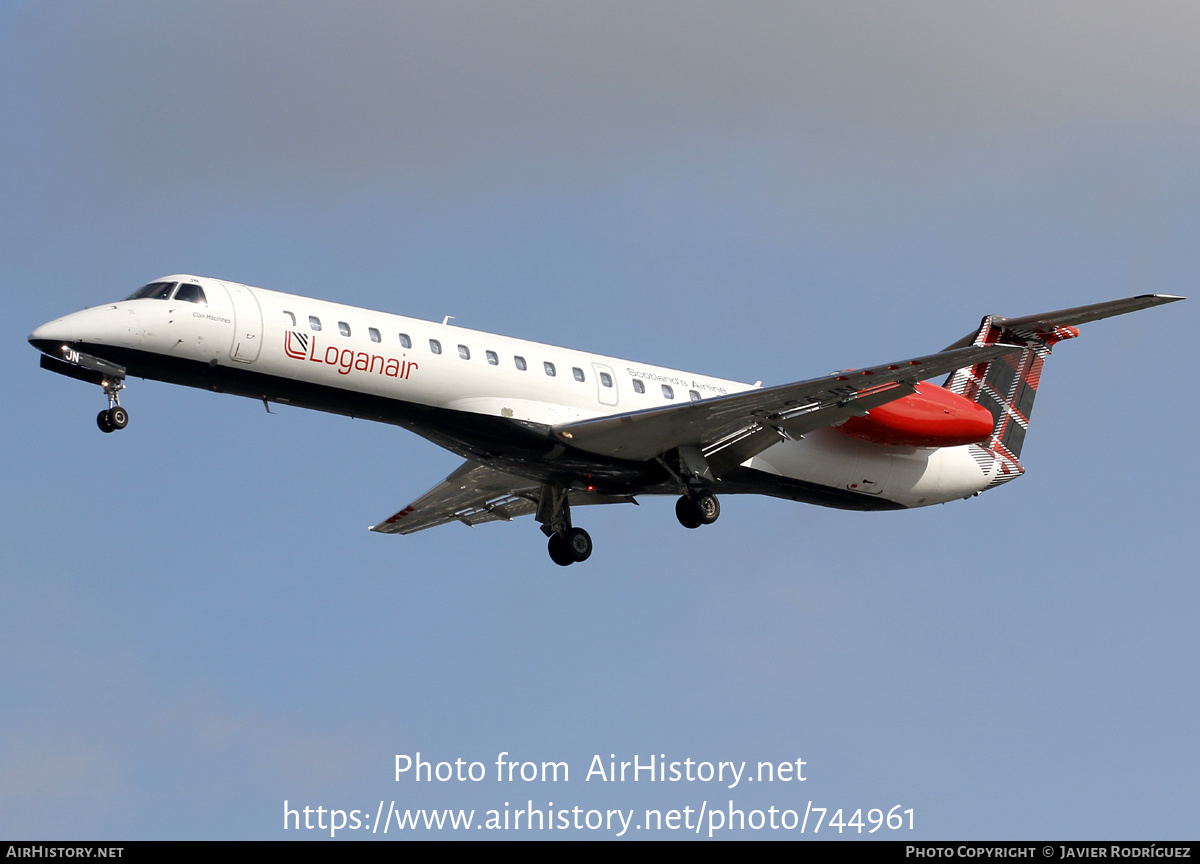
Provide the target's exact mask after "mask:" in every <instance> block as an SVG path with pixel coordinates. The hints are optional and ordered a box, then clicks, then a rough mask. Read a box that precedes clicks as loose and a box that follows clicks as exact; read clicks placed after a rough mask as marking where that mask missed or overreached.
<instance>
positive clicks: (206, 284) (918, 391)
mask: <svg viewBox="0 0 1200 864" xmlns="http://www.w3.org/2000/svg"><path fill="white" fill-rule="evenodd" d="M1182 299H1184V298H1182V297H1176V296H1171V295H1163V294H1147V295H1141V296H1138V297H1131V298H1128V299H1124V300H1114V301H1111V302H1107V303H1096V304H1093V305H1089V306H1080V307H1076V308H1072V309H1063V310H1059V311H1056V312H1050V313H1046V314H1044V315H1031V316H1026V317H1023V318H1012V319H1007V318H1002V317H999V316H994V315H990V316H987V317H985V318H984V319H983V320H982V322H981V323H980V325H979V327H978V328H976V329H975V330H973V331H971V332H970V333H969V334H967V335H966V336H964V337H963V338H962V339H960V340H958V341H957V342H955V343H953V344H952V345H950V346H949V347H947V348H945V349H943V350H942V351H939V352H937V353H933V354H927V355H923V356H919V357H913V358H909V359H906V360H900V361H897V362H895V363H885V364H882V365H876V366H868V367H863V368H858V369H852V370H842V371H839V372H835V373H833V374H830V375H825V376H822V377H818V378H811V379H808V380H805V381H798V382H795V383H791V384H782V385H778V386H773V387H762V386H761V382H759V383H757V384H753V385H751V384H744V383H739V382H737V381H730V380H726V379H723V378H714V377H711V376H708V375H698V374H694V373H691V372H685V371H681V370H678V369H669V368H665V367H660V366H654V365H650V364H647V363H641V362H633V361H628V360H621V359H618V358H616V357H608V356H604V355H599V354H591V353H588V352H585V351H576V350H573V349H569V348H560V347H555V346H552V345H545V344H540V343H536V342H528V341H524V340H520V339H513V338H509V337H505V336H499V335H495V334H492V333H485V332H480V331H475V330H468V329H465V328H461V327H457V326H453V325H451V324H450V323H449V319H447V320H446V321H443V322H442V323H436V322H430V321H424V320H420V319H415V318H406V317H402V316H400V315H392V314H388V313H384V312H375V311H371V310H368V309H361V308H356V307H353V306H346V305H342V304H338V303H330V302H327V301H323V300H316V299H311V298H308V297H300V296H297V295H294V294H284V293H280V292H277V291H267V290H264V289H262V288H253V287H250V286H248V285H242V284H239V283H236V282H229V281H223V280H219V279H212V278H206V277H197V276H189V275H174V276H166V277H163V278H161V279H157V280H155V281H153V282H150V283H149V284H147V285H145V286H143V287H141V288H139V289H138V290H136V291H134V292H133V293H132V294H130V295H129V296H128V297H126V298H125V299H124V300H121V301H119V302H116V303H108V304H105V305H103V306H96V307H92V308H89V309H85V310H83V311H80V312H75V313H73V314H70V315H67V316H65V317H63V318H59V319H57V320H55V321H51V322H49V323H47V324H43V325H42V326H41V327H38V328H37V329H36V330H34V331H33V333H31V334H30V335H29V341H30V343H31V344H32V345H33V346H34V347H35V348H37V349H38V350H39V351H41V352H42V356H41V365H42V367H43V368H45V369H48V370H50V371H52V372H57V373H59V374H62V375H66V376H69V377H72V378H76V379H79V380H82V381H86V382H89V383H92V384H95V385H99V386H100V387H101V388H102V389H103V391H104V394H105V396H106V397H107V399H108V408H106V409H104V410H102V411H100V413H99V414H98V415H97V417H96V422H97V425H98V426H99V427H100V429H101V430H102V431H103V432H106V433H111V432H114V431H117V430H120V429H124V428H125V427H126V425H127V424H128V422H129V414H128V412H127V411H126V409H125V407H124V406H123V405H122V404H121V399H120V397H121V392H122V391H123V390H124V389H125V381H126V379H128V378H133V377H137V378H149V379H153V380H158V381H166V382H169V383H172V384H182V385H185V386H189V387H197V388H200V389H204V390H211V391H214V392H218V393H232V394H236V395H239V396H247V397H250V398H253V399H256V400H261V401H262V402H263V404H264V405H265V406H267V408H268V410H269V407H270V404H271V403H276V404H285V405H295V406H300V407H304V408H313V409H316V410H319V411H328V412H332V413H336V414H343V415H348V416H352V417H359V418H364V419H369V420H376V421H379V422H381V423H390V424H393V425H395V426H400V427H403V428H405V429H409V430H411V431H413V432H415V433H416V434H418V435H421V436H423V437H425V438H427V439H429V440H430V441H432V442H434V443H435V444H438V445H440V446H442V447H444V448H446V449H447V450H450V451H452V452H454V453H456V454H457V455H458V456H460V457H462V458H463V459H465V460H466V461H465V462H464V463H463V464H462V465H461V466H460V467H459V468H458V469H457V470H455V471H454V472H453V473H452V474H451V475H450V476H449V477H447V478H446V479H445V480H444V481H443V482H442V483H440V484H438V485H437V486H435V487H434V488H433V489H431V490H430V491H429V492H427V493H425V494H424V495H422V496H421V497H419V498H418V499H416V500H415V501H413V502H412V503H411V504H409V505H408V506H406V507H404V508H403V509H401V510H399V511H398V512H396V513H394V514H392V515H391V516H389V517H387V518H386V519H384V520H383V521H381V522H380V523H378V524H377V525H374V526H372V527H371V530H372V531H377V532H381V533H385V534H411V533H413V532H416V531H421V530H423V529H425V528H431V527H433V526H436V525H442V524H445V523H448V522H462V523H464V524H466V525H477V524H480V523H483V522H491V521H495V520H506V521H509V520H512V519H514V518H516V517H518V516H523V515H530V514H532V515H533V516H534V518H535V520H536V521H537V522H538V523H539V525H540V526H541V530H542V532H543V533H544V534H545V535H546V536H547V537H548V538H549V541H548V549H549V553H550V557H551V559H552V560H553V561H554V562H555V563H557V564H561V565H564V566H565V565H568V564H571V563H574V562H578V561H583V560H585V559H587V558H588V556H589V555H591V553H592V539H591V537H590V536H589V535H588V533H587V532H586V531H585V530H584V529H582V528H580V527H577V526H576V525H575V524H574V523H573V521H572V510H573V508H574V507H576V506H581V505H585V504H612V503H620V502H633V503H636V496H638V495H673V496H678V500H677V502H676V506H675V513H676V516H677V518H678V520H679V522H680V523H681V524H683V525H684V526H685V527H687V528H698V527H700V526H702V525H708V524H711V523H713V522H715V521H716V520H717V517H718V516H719V515H720V503H719V501H718V497H717V496H718V494H722V495H723V494H749V493H754V494H761V495H770V496H773V497H776V498H785V499H790V500H793V501H800V502H804V503H809V504H817V505H821V506H825V507H837V508H842V509H849V510H895V509H904V508H909V507H924V506H928V505H931V504H940V503H944V502H947V501H952V500H954V499H957V498H970V497H972V496H974V495H978V494H979V493H980V492H983V491H986V490H989V489H993V488H995V487H997V486H1000V485H1002V484H1004V483H1007V482H1008V481H1010V480H1012V479H1014V478H1016V477H1019V476H1020V475H1021V474H1023V473H1024V470H1025V469H1024V468H1023V467H1022V465H1021V462H1020V455H1021V448H1022V444H1023V442H1024V440H1025V435H1026V432H1027V431H1028V428H1029V417H1030V411H1031V409H1032V407H1033V401H1034V397H1035V396H1036V395H1037V391H1038V386H1039V383H1040V380H1041V372H1042V366H1043V362H1044V360H1045V358H1046V357H1047V356H1048V355H1049V354H1050V351H1051V349H1052V348H1053V346H1054V345H1056V344H1057V343H1059V342H1061V341H1063V340H1066V339H1071V338H1074V337H1075V336H1077V335H1078V334H1079V331H1078V329H1077V328H1078V325H1080V324H1084V323H1087V322H1089V321H1095V320H1098V319H1101V318H1107V317H1110V316H1113V315H1122V314H1125V313H1127V312H1133V311H1136V310H1139V309H1145V308H1148V307H1150V306H1158V305H1161V304H1164V303H1171V302H1173V301H1175V300H1182ZM943 375H944V376H947V377H946V379H945V381H944V382H943V383H942V384H940V385H939V384H935V383H932V382H931V381H930V379H932V378H935V377H940V376H943Z"/></svg>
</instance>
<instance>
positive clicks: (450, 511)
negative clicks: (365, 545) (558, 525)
mask: <svg viewBox="0 0 1200 864" xmlns="http://www.w3.org/2000/svg"><path fill="white" fill-rule="evenodd" d="M540 488H541V487H540V485H539V484H538V483H537V482H536V481H533V480H528V479H526V478H524V477H518V476H516V475H515V474H506V473H505V472H503V471H497V470H496V469H495V468H489V467H488V466H486V465H483V464H480V463H479V462H474V461H472V460H470V459H468V460H467V461H466V462H464V463H463V464H462V465H460V466H459V467H458V468H457V469H456V470H455V471H454V473H453V474H451V475H450V476H449V477H447V478H446V479H445V480H443V481H442V482H441V483H439V484H438V485H437V486H434V487H433V488H432V489H430V490H429V491H428V492H426V493H425V494H424V495H422V496H421V497H420V498H418V499H417V500H416V501H414V502H412V503H411V504H409V505H408V506H407V507H405V508H404V509H403V510H401V511H399V512H397V513H394V514H393V515H391V516H389V517H388V518H387V519H385V520H383V521H382V522H380V523H379V524H378V525H372V526H371V530H372V531H377V532H379V533H380V534H414V533H416V532H417V531H423V530H425V529H426V528H434V527H436V526H438V525H445V524H446V523H447V522H462V523H463V524H464V525H471V526H474V525H479V524H482V523H484V522H495V521H497V520H500V519H502V520H504V521H506V522H508V521H511V520H513V519H515V518H517V517H518V516H528V515H529V514H531V513H533V512H534V511H536V510H537V501H538V493H539V491H540ZM569 500H570V503H571V504H572V505H575V506H578V505H584V504H618V503H622V502H631V501H633V498H631V497H629V496H625V495H599V494H597V493H595V492H586V491H572V492H571V493H570V499H569ZM634 503H636V502H634Z"/></svg>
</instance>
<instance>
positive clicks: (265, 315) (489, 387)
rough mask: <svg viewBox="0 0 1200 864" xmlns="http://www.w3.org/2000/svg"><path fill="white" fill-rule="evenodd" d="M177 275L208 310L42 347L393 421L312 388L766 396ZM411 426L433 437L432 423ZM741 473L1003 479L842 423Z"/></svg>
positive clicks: (880, 495) (451, 404) (464, 400)
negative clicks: (873, 438)
mask: <svg viewBox="0 0 1200 864" xmlns="http://www.w3.org/2000/svg"><path fill="white" fill-rule="evenodd" d="M163 281H164V282H167V281H173V282H181V283H182V282H186V283H191V284H196V285H199V286H200V287H201V288H202V289H203V292H204V296H205V298H206V301H207V305H203V306H202V305H198V304H196V303H191V302H178V301H175V300H155V299H138V300H128V301H122V302H117V303H110V304H107V305H104V306H98V307H94V308H91V309H86V310H84V311H82V312H77V313H74V314H72V315H68V316H66V317H64V318H60V319H58V320H56V321H52V322H50V323H48V324H46V325H43V326H42V327H40V328H38V329H37V330H36V331H34V333H33V334H31V336H30V340H31V341H32V342H34V343H35V344H38V345H39V346H41V345H49V344H51V343H52V342H53V343H57V342H61V343H63V344H64V345H66V344H70V345H73V346H83V348H82V350H85V351H92V352H94V353H95V354H96V355H98V356H101V357H105V356H108V357H111V359H113V361H114V362H122V361H128V362H126V365H128V367H129V374H130V375H134V376H141V377H152V378H158V379H161V380H165V381H173V382H175V383H185V384H189V385H192V386H208V385H206V384H204V383H203V380H204V379H203V375H204V370H206V369H209V370H222V371H224V372H226V373H228V374H229V375H235V374H236V376H237V377H236V380H237V382H239V383H237V385H236V386H224V385H222V386H216V385H214V386H212V387H211V388H210V389H214V390H228V391H230V392H237V393H240V394H241V395H247V396H253V397H255V398H264V399H267V400H269V401H275V402H289V403H296V404H301V405H307V407H317V408H322V409H324V410H339V411H341V413H348V414H355V415H356V416H366V417H368V418H372V419H386V418H385V417H384V416H383V414H382V413H381V414H380V416H378V417H373V416H372V411H371V410H370V408H367V409H359V408H358V407H355V408H354V409H353V410H351V409H342V408H337V407H331V406H332V405H334V404H335V403H336V398H332V397H324V396H323V397H321V398H320V399H311V398H308V396H307V395H306V394H310V393H317V392H320V393H324V394H329V393H340V394H345V395H346V396H347V397H348V398H349V397H352V396H354V395H355V394H357V395H358V396H361V397H367V398H370V399H372V400H376V401H375V402H372V403H370V404H376V405H378V404H383V402H380V401H378V400H386V401H388V402H394V403H397V404H400V403H403V404H405V405H407V406H414V407H415V408H417V409H438V410H443V411H447V412H461V413H462V414H463V415H472V416H476V417H480V418H496V420H497V421H501V420H507V421H512V422H513V423H514V424H521V423H523V424H533V425H537V426H546V427H552V426H555V425H557V424H562V423H567V422H572V421H578V420H585V419H588V418H592V417H598V416H602V415H609V414H620V413H626V412H630V411H638V410H642V409H650V408H658V407H662V406H666V405H672V404H678V403H681V402H687V401H688V400H690V399H704V398H708V397H712V396H720V395H725V394H731V393H737V392H742V391H746V390H750V389H753V387H754V386H755V385H749V384H745V383H740V382H737V381H730V380H726V379H722V378H714V377H711V376H706V375H697V374H694V373H690V372H683V371H681V370H677V369H668V368H664V367H660V366H652V365H649V364H646V363H639V362H632V361H628V360H622V359H619V358H616V357H608V356H604V355H599V354H591V353H588V352H585V351H578V350H575V349H570V348H560V347H556V346H552V345H545V344H541V343H536V342H529V341H525V340H521V339H513V338H510V337H506V336H498V335H495V334H492V333H485V332H481V331H476V330H469V329H466V328H462V327H457V326H452V325H448V324H439V323H435V322H430V321H422V320H419V319H415V318H406V317H403V316H400V315H392V314H388V313H385V312H376V311H372V310H369V309H362V308H357V307H354V306H346V305H343V304H338V303H330V302H328V301H324V300H316V299H311V298H307V297H301V296H297V295H293V294H283V293H280V292H276V291H267V290H263V289H260V288H250V287H248V286H245V285H240V284H237V283H232V282H223V281H220V280H216V279H209V278H198V277H194V276H169V277H164V279H163ZM438 349H440V350H438ZM43 350H48V349H46V348H43ZM106 352H107V353H106ZM48 353H49V352H48ZM130 358H134V359H132V360H131V359H130ZM221 380H227V379H221ZM353 404H355V405H356V406H358V405H361V404H366V403H362V402H355V403H353ZM419 415H420V411H419V410H418V411H417V413H416V414H413V413H412V412H410V413H409V414H408V415H406V416H408V417H419ZM389 422H394V421H389ZM400 425H405V426H407V427H408V428H412V429H414V431H418V432H421V431H422V430H421V428H420V424H419V419H412V420H406V421H405V422H403V423H401V424H400ZM430 437H432V438H433V439H434V440H438V441H439V443H444V442H443V440H441V438H439V437H437V436H432V435H431V436H430ZM442 437H444V436H442ZM976 449H978V448H976ZM743 467H745V468H747V469H749V470H751V471H753V472H760V473H761V474H762V475H767V477H766V478H764V479H767V478H769V477H776V478H786V479H791V480H798V481H803V482H805V483H811V484H816V485H817V486H820V487H826V488H828V489H831V490H840V492H842V493H850V497H851V498H855V499H856V498H857V496H859V495H861V496H864V497H863V498H862V499H861V500H862V502H863V509H877V508H876V507H875V506H873V505H872V503H871V500H870V499H875V500H877V501H887V502H890V503H891V506H893V507H895V506H900V507H918V506H922V505H927V504H935V503H941V502H945V501H950V500H953V499H956V498H963V497H967V496H970V495H972V494H974V493H977V492H979V491H981V490H983V489H985V488H987V487H988V486H989V485H990V484H992V483H993V481H995V480H996V479H997V478H996V476H995V475H996V472H997V471H998V470H999V467H998V466H997V465H995V464H991V463H986V462H982V461H981V460H979V459H978V458H977V456H976V455H975V454H972V452H971V446H970V445H968V446H958V447H943V448H921V447H902V446H890V445H881V444H872V443H870V442H867V441H863V440H859V439H856V438H852V437H850V436H848V435H844V434H842V433H841V432H839V431H838V430H837V429H836V428H828V429H820V430H817V431H816V432H813V433H811V434H808V435H806V436H805V437H804V438H803V439H801V440H782V441H780V442H779V443H778V444H775V445H774V446H772V447H770V448H769V449H767V450H766V451H764V452H762V453H761V454H759V455H758V456H755V457H753V458H751V459H749V460H747V462H746V463H745V464H744V466H743ZM772 494H773V493H772ZM782 497H793V496H790V495H786V494H785V495H783V496H782ZM816 503H820V502H816ZM835 506H842V505H835ZM878 509H883V508H878Z"/></svg>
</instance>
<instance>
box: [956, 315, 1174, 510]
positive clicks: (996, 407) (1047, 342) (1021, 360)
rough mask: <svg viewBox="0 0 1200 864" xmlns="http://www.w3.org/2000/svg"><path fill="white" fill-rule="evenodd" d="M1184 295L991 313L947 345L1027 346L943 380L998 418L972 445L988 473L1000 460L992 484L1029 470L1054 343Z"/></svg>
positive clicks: (958, 392)
mask: <svg viewBox="0 0 1200 864" xmlns="http://www.w3.org/2000/svg"><path fill="white" fill-rule="evenodd" d="M1183 299H1184V298H1183V297H1176V296H1174V295H1171V294H1142V295H1139V296H1137V297H1130V298H1128V299H1125V300H1112V301H1109V302H1107V303H1093V304H1092V305H1090V306H1077V307H1075V308H1073V309H1060V310H1058V311H1057V312H1047V313H1045V314H1043V315H1027V316H1025V317H1024V318H1003V317H1001V316H999V315H989V316H987V317H985V318H984V319H983V321H982V322H981V323H980V325H979V330H978V331H976V332H975V333H973V334H968V335H967V336H964V337H963V338H962V339H960V340H959V341H957V342H955V343H954V344H953V345H949V346H947V348H946V349H945V350H947V351H949V350H951V349H953V348H965V347H967V346H968V345H993V344H996V343H998V342H999V343H1004V344H1008V345H1019V346H1023V347H1024V348H1026V349H1027V350H1025V351H1021V352H1014V353H1012V354H1006V355H1004V356H1003V357H998V358H996V359H994V360H989V361H988V362H986V363H979V364H976V365H975V366H967V367H965V368H963V369H959V370H957V371H956V372H953V373H951V375H950V377H949V378H947V379H946V383H945V384H944V385H943V386H944V387H945V388H946V389H947V390H950V391H952V392H954V393H957V394H959V395H960V396H964V397H966V398H967V399H970V400H972V401H973V402H977V403H979V404H980V405H982V406H983V407H984V408H986V409H987V410H988V411H989V412H991V415H992V417H993V418H994V420H995V423H994V425H993V426H992V434H991V436H990V437H989V438H988V439H987V441H985V442H984V443H983V444H982V445H978V446H977V445H972V446H971V451H972V455H973V456H974V457H975V459H976V461H978V462H979V463H980V467H981V468H983V469H984V472H985V473H990V471H989V469H990V468H991V467H992V463H994V462H999V467H1000V470H999V471H998V472H997V473H996V475H995V479H994V480H993V481H992V482H991V484H989V488H990V487H991V486H998V485H1000V484H1001V483H1005V482H1007V481H1009V480H1012V479H1013V478H1015V477H1018V476H1020V475H1021V474H1022V473H1024V470H1025V469H1024V468H1023V467H1022V466H1021V448H1022V447H1023V446H1024V444H1025V435H1026V433H1027V432H1028V431H1029V418H1030V415H1031V413H1032V411H1033V401H1034V399H1035V398H1036V397H1037V392H1038V386H1039V384H1040V383H1041V379H1042V366H1043V365H1044V364H1045V362H1046V358H1047V357H1048V356H1050V352H1051V350H1052V349H1053V348H1054V346H1055V345H1057V344H1058V343H1059V342H1062V341H1064V340H1066V339H1074V338H1075V337H1076V336H1078V335H1079V329H1078V325H1080V324H1086V323H1088V322H1089V321H1098V320H1100V319H1101V318H1111V317H1112V316H1114V315H1124V314H1125V313H1126V312H1136V311H1137V310H1139V309H1146V308H1149V307H1150V306H1160V305H1162V304H1164V303H1173V302H1175V301H1176V300H1183Z"/></svg>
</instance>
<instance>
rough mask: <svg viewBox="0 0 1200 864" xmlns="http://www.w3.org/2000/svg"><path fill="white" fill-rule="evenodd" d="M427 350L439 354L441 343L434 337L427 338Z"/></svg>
mask: <svg viewBox="0 0 1200 864" xmlns="http://www.w3.org/2000/svg"><path fill="white" fill-rule="evenodd" d="M429 350H430V351H432V352H433V353H434V354H441V353H442V343H441V342H439V341H438V340H436V339H430V340H429Z"/></svg>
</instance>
